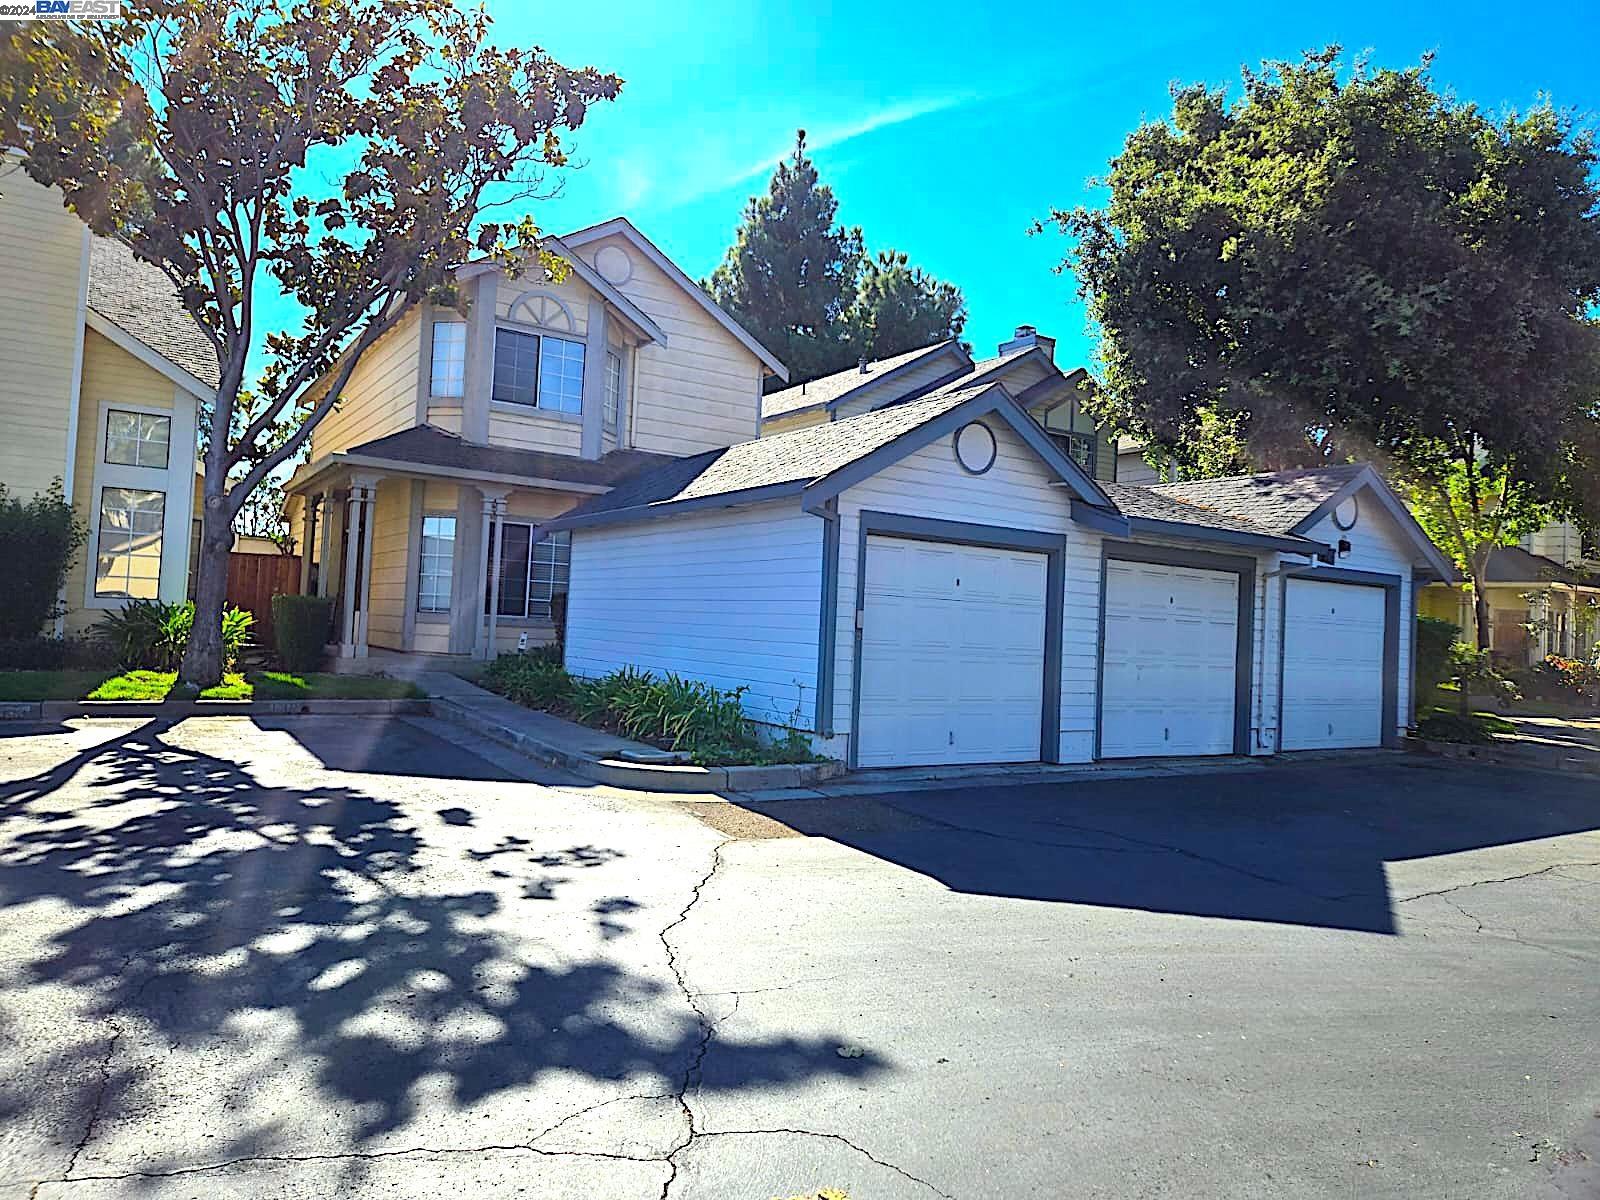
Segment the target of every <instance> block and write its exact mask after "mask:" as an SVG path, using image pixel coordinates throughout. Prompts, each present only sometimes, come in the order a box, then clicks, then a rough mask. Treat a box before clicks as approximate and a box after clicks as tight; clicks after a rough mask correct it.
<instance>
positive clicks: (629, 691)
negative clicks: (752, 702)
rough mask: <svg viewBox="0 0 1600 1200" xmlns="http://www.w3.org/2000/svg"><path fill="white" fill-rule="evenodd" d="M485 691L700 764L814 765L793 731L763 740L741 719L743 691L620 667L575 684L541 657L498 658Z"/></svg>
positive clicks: (808, 749) (808, 750)
mask: <svg viewBox="0 0 1600 1200" xmlns="http://www.w3.org/2000/svg"><path fill="white" fill-rule="evenodd" d="M483 682H484V684H485V686H487V687H489V688H491V689H492V690H494V691H496V692H499V693H500V694H501V695H503V696H505V697H507V698H508V699H511V700H515V701H516V702H517V703H518V704H525V705H527V706H528V707H530V708H540V709H544V710H546V711H548V712H554V713H559V714H561V715H563V716H568V717H571V718H572V719H573V720H575V721H578V722H580V723H582V724H584V725H591V726H595V727H597V728H600V729H609V730H612V731H614V732H616V733H619V734H622V735H623V736H624V737H629V738H633V739H635V740H637V741H642V742H649V743H651V744H653V745H657V746H662V747H664V748H666V749H668V750H679V751H683V752H684V753H686V754H688V755H689V757H690V759H691V760H693V761H694V762H697V763H701V764H702V765H711V764H717V763H729V762H738V763H795V762H815V761H816V760H817V756H816V755H815V754H814V753H812V751H811V744H810V742H809V741H808V740H807V739H806V737H805V735H804V734H802V733H799V732H797V731H793V730H791V731H790V732H789V733H788V734H787V735H786V736H784V737H783V738H780V739H778V740H777V741H774V742H770V743H768V742H763V741H762V740H761V738H760V737H759V736H758V735H757V733H756V727H755V725H754V723H753V722H751V721H750V719H749V718H748V717H746V716H745V715H744V707H743V703H742V701H743V699H744V692H745V689H744V688H742V687H741V688H734V689H733V690H732V691H725V690H723V689H721V688H716V687H712V686H711V685H710V684H708V683H702V682H700V681H699V680H697V679H684V678H683V677H682V676H679V675H674V674H672V673H670V672H669V673H668V674H666V675H663V676H656V675H652V674H651V673H650V672H648V671H641V670H639V669H638V668H636V667H623V668H622V669H621V670H618V671H613V672H612V673H611V674H609V675H606V676H604V677H602V678H600V679H575V678H573V677H572V676H571V675H568V674H567V673H566V671H565V670H563V669H562V668H561V667H560V666H559V665H558V664H555V663H552V662H550V661H548V660H547V659H546V658H545V657H544V656H542V655H541V656H536V655H534V654H531V653H527V654H502V655H501V656H500V657H499V658H497V659H495V661H494V662H492V663H490V664H489V667H488V669H487V670H486V671H485V672H484V675H483Z"/></svg>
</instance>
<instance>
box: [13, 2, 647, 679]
mask: <svg viewBox="0 0 1600 1200" xmlns="http://www.w3.org/2000/svg"><path fill="white" fill-rule="evenodd" d="M124 12H125V13H127V14H128V15H127V16H126V18H125V19H124V20H123V21H121V22H113V23H101V22H85V23H74V22H43V21H40V22H24V23H19V24H13V25H9V26H7V27H6V28H5V31H4V33H0V138H3V139H4V140H5V143H6V144H8V145H16V146H21V147H22V148H23V150H24V152H25V155H26V157H25V160H24V166H25V168H26V169H27V171H28V173H29V174H30V175H32V176H33V177H34V178H36V179H38V180H39V181H41V182H43V183H47V184H54V185H56V186H58V187H60V188H61V190H62V192H63V193H64V194H65V196H66V200H67V203H68V204H69V205H70V206H71V207H72V208H73V210H74V211H76V212H77V213H78V214H79V215H80V216H81V217H82V218H83V219H84V220H85V221H86V222H88V224H89V225H90V226H91V227H92V228H93V229H94V230H95V231H96V232H97V233H101V234H108V235H116V236H119V237H122V238H124V239H125V240H126V241H127V242H128V243H129V244H130V245H131V246H132V247H133V249H134V250H135V252H136V253H138V254H139V256H140V257H142V258H144V259H147V260H148V261H150V262H152V263H154V264H156V265H157V266H159V267H160V268H161V269H162V270H163V271H164V272H165V273H166V274H167V276H168V277H169V278H170V279H171V280H172V282H173V284H174V285H175V286H176V287H177V289H178V292H179V295H180V296H181V298H182V301H183V304H184V305H185V307H186V308H187V309H188V310H189V312H190V313H191V314H192V315H193V316H194V318H195V320H196V321H197V322H198V323H199V325H200V327H201V329H202V330H203V331H204V332H205V334H206V336H207V338H208V339H209V340H210V342H211V344H212V347H213V349H214V350H215V351H216V355H217V363H218V367H219V369H220V374H221V384H220V386H219V388H218V390H217V395H216V400H215V402H214V403H213V404H211V405H210V406H209V408H208V412H207V424H208V429H207V431H206V432H207V435H208V436H207V438H206V442H205V452H204V464H205V467H204V469H205V502H204V506H203V513H202V519H203V533H202V538H201V549H200V562H199V571H198V581H197V588H198V595H197V601H196V609H197V610H196V615H195V624H194V633H193V635H192V637H191V638H190V642H189V648H188V652H187V654H186V655H185V658H184V662H183V668H182V677H183V680H184V681H185V682H186V683H187V684H189V685H191V686H206V685H209V684H212V683H215V682H216V681H217V679H218V678H219V677H220V675H221V669H222V660H221V640H220V634H221V613H222V605H223V600H224V596H223V592H224V588H225V586H226V571H227V554H228V548H229V545H230V543H231V539H232V526H233V523H234V519H235V517H236V516H237V515H238V514H239V512H240V510H241V508H242V507H243V506H244V504H245V502H246V500H247V498H248V497H249V496H250V495H251V493H252V492H253V491H254V489H255V488H256V487H257V486H258V485H260V484H261V483H262V481H263V480H265V479H266V478H267V477H268V475H269V474H270V473H271V472H272V471H273V470H274V469H275V468H277V467H279V466H280V465H281V464H283V463H285V462H286V461H288V460H289V459H290V458H291V457H292V456H293V455H294V454H296V453H297V452H298V451H299V450H300V448H301V447H302V446H304V445H305V442H306V439H307V438H308V437H309V436H310V433H311V430H312V428H313V427H314V426H315V425H316V423H317V422H318V421H319V420H321V419H322V418H323V417H324V416H326V415H327V413H328V412H329V411H330V410H331V409H332V408H333V407H334V406H335V405H336V404H337V403H338V401H339V398H340V393H341V390H342V388H343V386H344V384H345V382H346V381H347V380H348V379H349V377H350V373H351V371H352V370H354V368H355V366H356V363H357V362H358V361H359V360H360V358H361V355H362V354H363V353H364V352H365V351H366V350H367V349H368V347H370V346H371V345H372V344H373V343H374V342H375V341H377V340H378V339H379V338H380V337H382V336H383V334H384V333H385V332H386V331H388V330H389V329H391V328H393V326H394V325H395V324H396V322H398V321H399V320H400V318H401V317H402V316H403V315H404V314H405V312H406V311H407V310H408V309H409V308H410V307H411V306H412V305H414V304H415V303H416V302H417V301H418V300H420V299H421V298H423V297H424V296H427V295H429V294H433V293H437V292H439V291H440V290H441V289H444V288H446V284H447V274H448V271H449V269H450V268H451V267H452V266H453V265H454V264H457V263H460V262H462V261H464V260H465V259H467V258H468V257H470V256H472V255H473V254H489V255H494V256H497V257H498V258H499V259H500V260H501V261H502V262H503V263H504V264H505V265H507V266H508V267H509V268H512V269H515V268H518V267H520V266H521V265H523V264H524V263H525V262H527V261H528V260H529V257H530V248H531V245H532V243H531V239H532V238H533V237H534V235H535V230H534V228H533V225H532V222H531V221H528V220H524V221H522V222H520V223H518V224H515V225H510V226H507V225H501V224H498V223H494V222H486V221H484V220H482V214H483V212H484V210H485V208H486V206H487V204H488V202H489V198H490V193H491V189H495V188H496V187H497V185H510V186H503V187H499V189H498V192H496V193H495V194H494V196H493V198H494V200H495V201H496V202H507V201H514V200H519V199H525V198H528V197H530V196H532V195H534V194H536V193H537V191H538V188H539V179H540V178H541V173H542V172H543V171H544V170H545V169H547V168H551V167H558V166H561V165H563V164H564V163H565V162H566V156H565V152H564V150H563V142H562V135H563V134H564V133H565V132H566V131H568V130H573V129H576V128H577V127H578V126H579V125H580V124H581V123H582V121H583V119H584V115H585V112H586V110H587V109H588V107H589V106H590V105H592V104H594V103H596V102H599V101H604V100H609V99H612V98H614V97H615V96H616V95H617V93H618V90H619V88H620V87H621V81H620V80H619V79H617V78H616V77H615V76H614V75H609V74H605V73H602V72H600V71H598V70H596V69H594V68H592V67H586V68H583V69H580V70H573V69H569V68H567V67H565V66H563V65H561V64H560V63H559V62H557V61H556V60H555V59H553V58H552V57H550V55H548V54H547V53H545V52H544V51H543V50H542V49H539V48H538V47H533V48H528V49H507V50H502V49H497V48H495V47H494V46H492V45H491V44H489V41H488V34H489V19H488V18H487V16H485V15H484V13H483V12H482V11H481V10H473V11H468V10H464V9H461V8H458V7H456V6H455V5H454V4H452V3H451V2H450V0H350V2H349V3H346V4H343V5H339V6H330V5H328V4H325V3H322V2H321V0H227V2H220V0H133V2H132V3H128V2H126V0H125V3H124ZM546 265H547V266H548V267H549V268H550V269H552V270H555V271H557V272H559V271H560V269H561V266H560V264H558V263H555V262H547V263H546ZM268 287H276V288H281V289H282V290H283V291H284V292H286V293H288V294H289V295H291V296H293V297H294V299H295V300H297V301H298V302H299V304H300V305H301V306H302V307H303V309H304V310H305V318H304V322H303V324H302V325H301V327H300V328H299V329H298V330H270V331H269V330H265V329H263V328H262V327H261V325H260V322H259V321H258V318H257V312H256V307H255V301H256V297H257V295H258V294H259V292H260V291H261V289H263V288H268ZM254 346H261V347H264V348H265V352H266V366H265V369H264V371H263V372H262V375H261V378H260V380H259V382H258V385H257V386H256V387H255V388H254V389H250V390H246V388H245V384H246V378H245V365H246V359H247V356H248V355H249V354H250V352H251V349H252V347H254Z"/></svg>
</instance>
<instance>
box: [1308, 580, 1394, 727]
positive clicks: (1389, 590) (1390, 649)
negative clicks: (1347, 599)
mask: <svg viewBox="0 0 1600 1200" xmlns="http://www.w3.org/2000/svg"><path fill="white" fill-rule="evenodd" d="M1291 579H1309V580H1312V581H1317V582H1322V583H1343V584H1348V585H1349V586H1351V587H1372V588H1382V589H1383V590H1384V597H1383V723H1382V724H1381V725H1380V726H1379V729H1380V731H1381V733H1382V736H1383V745H1385V746H1389V747H1394V746H1399V745H1400V744H1401V741H1400V732H1399V723H1400V584H1401V579H1400V576H1398V575H1385V574H1382V573H1381V572H1378V571H1353V570H1348V569H1346V568H1343V567H1293V568H1289V569H1287V570H1285V571H1284V572H1283V586H1282V587H1281V588H1280V589H1279V591H1278V737H1279V739H1280V741H1281V740H1282V738H1283V674H1284V657H1285V655H1284V649H1285V647H1286V645H1287V643H1288V628H1287V625H1286V622H1285V618H1286V616H1287V615H1288V608H1289V581H1290V580H1291ZM1412 642H1413V649H1414V648H1415V642H1416V639H1415V638H1413V639H1412ZM1413 679H1414V677H1413ZM1412 690H1413V692H1415V690H1416V687H1415V682H1413V685H1412Z"/></svg>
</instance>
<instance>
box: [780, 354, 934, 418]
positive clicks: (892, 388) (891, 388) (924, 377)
mask: <svg viewBox="0 0 1600 1200" xmlns="http://www.w3.org/2000/svg"><path fill="white" fill-rule="evenodd" d="M955 369H956V363H955V362H953V361H952V356H951V355H949V354H940V355H936V356H935V357H934V358H933V360H932V361H930V362H921V363H918V364H917V365H916V366H914V367H907V368H905V369H904V370H902V371H900V372H899V373H898V374H897V375H895V377H894V378H893V379H891V380H889V382H888V383H886V384H883V385H882V386H870V387H867V388H865V389H863V390H862V392H861V394H859V395H855V396H851V397H850V398H849V399H848V400H841V401H840V402H839V404H838V406H837V407H836V408H835V409H834V410H833V419H834V420H835V421H842V420H844V419H845V418H846V417H853V416H856V415H857V414H859V413H864V412H871V411H872V410H873V409H874V408H881V407H882V406H883V405H885V404H888V403H889V402H890V401H892V400H897V399H899V398H900V397H902V396H906V395H909V394H910V393H912V392H914V391H916V390H917V389H918V388H923V387H927V386H928V385H930V384H932V383H933V382H934V381H935V380H939V379H943V378H944V377H945V376H946V375H948V374H950V372H952V371H954V370H955ZM824 420H826V416H824ZM773 432H776V429H774V430H773Z"/></svg>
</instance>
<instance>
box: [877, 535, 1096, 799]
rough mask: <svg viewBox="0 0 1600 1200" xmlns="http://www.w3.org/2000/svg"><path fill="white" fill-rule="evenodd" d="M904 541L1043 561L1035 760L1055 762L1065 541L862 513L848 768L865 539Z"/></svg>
mask: <svg viewBox="0 0 1600 1200" xmlns="http://www.w3.org/2000/svg"><path fill="white" fill-rule="evenodd" d="M874 535H876V536H879V537H896V538H906V539H909V540H912V541H922V542H953V543H956V544H958V545H963V546H989V547H993V548H995V549H998V550H1024V551H1027V552H1029V553H1033V554H1043V555H1044V556H1045V596H1044V663H1043V669H1044V684H1043V694H1042V703H1041V705H1040V719H1039V760H1040V761H1041V762H1047V763H1056V762H1060V761H1061V640H1062V624H1063V621H1064V619H1065V612H1064V603H1065V596H1066V565H1067V539H1066V537H1065V535H1063V534H1059V533H1041V532H1039V531H1038V530H1034V529H1012V528H1008V527H1006V526H1001V525H973V524H969V523H967V522H965V521H940V520H935V519H934V518H931V517H912V516H905V515H903V514H900V513H884V512H873V511H871V510H869V509H863V510H862V511H861V513H860V520H859V522H858V525H857V532H856V609H855V610H856V613H857V614H858V619H857V620H856V621H855V652H854V654H853V655H852V656H851V658H852V662H851V665H850V670H851V678H850V750H849V761H850V766H851V767H858V766H860V763H861V641H862V637H861V635H862V632H863V630H862V621H861V620H860V619H859V614H864V613H865V612H866V605H867V539H868V537H870V536H874Z"/></svg>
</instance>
